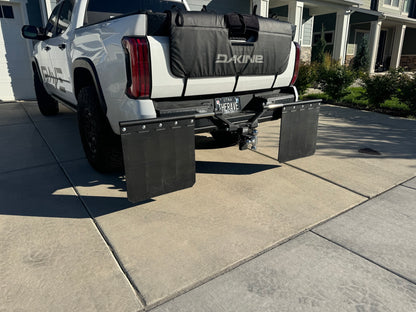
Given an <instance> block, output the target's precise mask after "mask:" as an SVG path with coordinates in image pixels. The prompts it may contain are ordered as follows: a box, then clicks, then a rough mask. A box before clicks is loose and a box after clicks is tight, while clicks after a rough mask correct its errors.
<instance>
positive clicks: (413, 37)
mask: <svg viewBox="0 0 416 312" xmlns="http://www.w3.org/2000/svg"><path fill="white" fill-rule="evenodd" d="M405 54H416V28H410V27H408V28H406V33H405V35H404V43H403V50H402V55H405Z"/></svg>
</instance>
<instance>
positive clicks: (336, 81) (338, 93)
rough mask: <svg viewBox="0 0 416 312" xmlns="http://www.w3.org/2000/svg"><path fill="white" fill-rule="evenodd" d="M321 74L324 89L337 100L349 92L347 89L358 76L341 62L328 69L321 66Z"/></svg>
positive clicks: (320, 80)
mask: <svg viewBox="0 0 416 312" xmlns="http://www.w3.org/2000/svg"><path fill="white" fill-rule="evenodd" d="M319 74H320V76H319V82H320V83H321V89H322V91H324V92H325V93H326V94H328V95H329V96H330V97H331V98H333V99H334V100H335V101H339V100H340V99H341V98H342V97H344V96H345V95H347V94H348V93H349V92H348V90H347V89H348V87H349V86H351V85H352V83H353V82H354V80H355V78H356V77H355V74H354V72H352V71H351V70H349V69H348V68H347V67H345V66H341V65H339V64H334V65H332V66H330V67H329V68H327V69H325V68H323V67H321V70H320V73H319Z"/></svg>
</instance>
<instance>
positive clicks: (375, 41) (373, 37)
mask: <svg viewBox="0 0 416 312" xmlns="http://www.w3.org/2000/svg"><path fill="white" fill-rule="evenodd" d="M381 23H382V22H381V21H373V22H371V27H370V35H369V37H368V53H369V57H370V74H373V73H374V70H375V68H376V61H377V52H378V45H379V41H380V31H381Z"/></svg>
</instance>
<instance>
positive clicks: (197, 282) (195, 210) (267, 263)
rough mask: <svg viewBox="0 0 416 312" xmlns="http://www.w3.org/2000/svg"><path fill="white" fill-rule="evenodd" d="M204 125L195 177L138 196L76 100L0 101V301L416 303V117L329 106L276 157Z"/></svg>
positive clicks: (74, 306)
mask: <svg viewBox="0 0 416 312" xmlns="http://www.w3.org/2000/svg"><path fill="white" fill-rule="evenodd" d="M278 132H279V124H278V122H271V123H267V124H263V125H261V127H260V145H259V148H258V151H257V152H252V151H244V152H240V151H238V148H237V147H229V148H222V149H219V148H217V147H216V146H215V144H214V142H213V140H212V139H211V138H210V136H209V135H206V136H205V135H199V136H198V137H197V139H196V143H197V144H196V145H197V150H196V159H197V164H196V165H197V182H196V184H195V186H194V187H193V188H190V189H186V190H183V191H179V192H175V193H172V194H167V195H163V196H159V197H156V198H153V199H152V200H150V201H148V202H145V203H142V204H140V205H134V204H131V203H130V202H128V201H127V199H126V198H125V197H126V191H125V184H124V181H123V177H120V176H117V175H102V174H99V173H97V172H95V171H94V170H93V169H92V168H91V167H90V166H89V164H88V162H87V161H86V159H85V157H84V154H83V151H82V147H81V143H80V140H79V136H78V129H77V120H76V114H75V113H73V112H71V111H69V110H68V109H66V108H65V107H61V113H60V114H59V115H58V116H56V117H43V116H42V115H41V114H40V113H39V111H38V109H37V105H36V103H35V102H22V103H1V104H0V146H1V147H2V150H1V153H0V160H1V161H0V199H1V202H0V250H1V253H0V311H14V310H18V311H100V312H101V311H142V310H144V309H146V310H153V311H215V312H216V311H230V312H231V311H334V309H335V308H336V309H337V310H339V311H416V244H415V243H414V242H415V241H416V230H415V229H416V205H415V204H414V203H415V202H416V121H414V120H406V119H400V118H395V117H391V116H387V115H380V114H376V113H369V112H361V111H357V110H352V109H347V108H342V107H335V106H327V105H324V106H323V107H322V108H321V117H320V125H319V137H318V150H317V153H316V155H314V156H312V157H308V158H304V159H299V160H295V161H291V162H288V163H287V164H281V163H278V162H277V160H276V158H277V144H278Z"/></svg>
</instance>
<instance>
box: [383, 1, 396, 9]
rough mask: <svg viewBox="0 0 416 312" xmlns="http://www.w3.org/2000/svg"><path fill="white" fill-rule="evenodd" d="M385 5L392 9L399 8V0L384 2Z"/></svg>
mask: <svg viewBox="0 0 416 312" xmlns="http://www.w3.org/2000/svg"><path fill="white" fill-rule="evenodd" d="M384 5H390V6H392V7H396V8H398V7H399V0H384Z"/></svg>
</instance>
